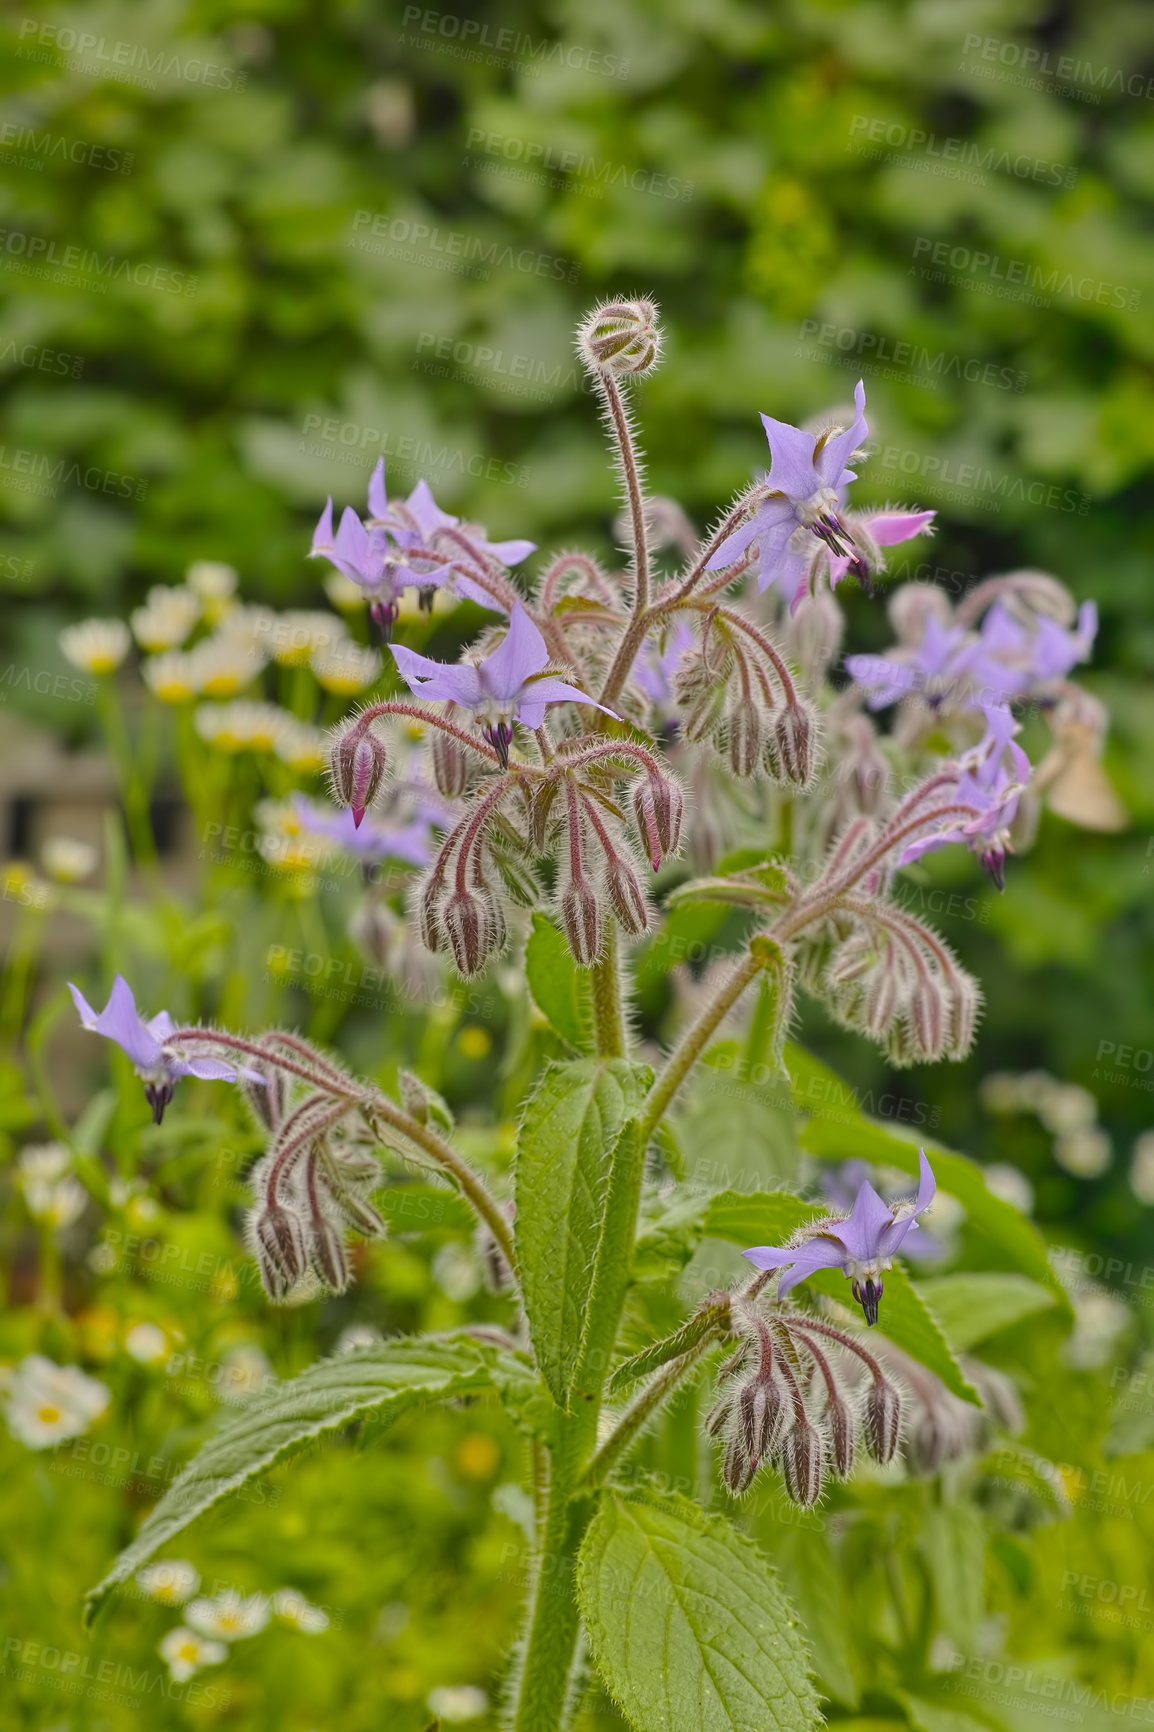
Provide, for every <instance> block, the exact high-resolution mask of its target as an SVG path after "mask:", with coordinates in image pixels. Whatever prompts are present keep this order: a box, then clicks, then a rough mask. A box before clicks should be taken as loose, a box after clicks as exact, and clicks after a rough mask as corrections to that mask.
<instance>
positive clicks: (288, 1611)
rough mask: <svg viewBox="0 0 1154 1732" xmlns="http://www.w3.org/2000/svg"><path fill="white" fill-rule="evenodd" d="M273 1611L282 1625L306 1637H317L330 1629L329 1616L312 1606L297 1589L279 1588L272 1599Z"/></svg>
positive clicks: (318, 1607)
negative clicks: (286, 1625)
mask: <svg viewBox="0 0 1154 1732" xmlns="http://www.w3.org/2000/svg"><path fill="white" fill-rule="evenodd" d="M272 1605H273V1611H274V1612H275V1613H276V1615H277V1617H278V1618H280V1620H281V1622H282V1623H285V1624H288V1625H289V1626H290V1628H292V1629H294V1630H299V1631H300V1632H301V1634H302V1635H305V1636H317V1635H319V1634H320V1632H321V1631H322V1630H327V1629H328V1627H329V1615H328V1613H327V1612H325V1611H322V1609H321V1607H320V1606H314V1605H310V1603H309V1601H308V1600H306V1599H305V1597H304V1595H303V1594H302V1593H299V1592H298V1590H297V1589H296V1588H279V1589H278V1590H277V1592H276V1593H275V1594H274V1595H273V1597H272Z"/></svg>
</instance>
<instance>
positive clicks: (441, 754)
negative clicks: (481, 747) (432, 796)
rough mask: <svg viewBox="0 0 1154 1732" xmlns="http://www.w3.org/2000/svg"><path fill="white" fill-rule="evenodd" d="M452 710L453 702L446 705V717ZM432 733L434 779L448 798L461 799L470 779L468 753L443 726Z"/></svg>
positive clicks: (439, 789)
mask: <svg viewBox="0 0 1154 1732" xmlns="http://www.w3.org/2000/svg"><path fill="white" fill-rule="evenodd" d="M452 710H453V705H452V704H448V705H446V707H445V715H446V717H448V716H449V715H451V713H452ZM432 733H433V741H432V745H433V780H434V781H435V782H436V784H437V789H438V791H439V792H440V793H442V794H443V795H444V796H445V798H446V800H459V799H460V797H461V795H462V794H463V793H464V792H465V789H466V787H467V786H468V781H469V757H468V753H467V752H466V751H465V748H464V746H463V745H462V744H461V742H460V740H455V739H454V738H453V736H452V734H446V733H445V732H444V731H443V730H442V729H441V728H434V729H433V730H432Z"/></svg>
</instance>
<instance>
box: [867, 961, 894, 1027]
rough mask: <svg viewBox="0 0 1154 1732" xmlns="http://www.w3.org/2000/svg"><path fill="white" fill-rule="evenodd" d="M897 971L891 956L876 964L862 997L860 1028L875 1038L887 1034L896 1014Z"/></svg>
mask: <svg viewBox="0 0 1154 1732" xmlns="http://www.w3.org/2000/svg"><path fill="white" fill-rule="evenodd" d="M898 1008H899V1003H898V971H897V965H896V963H895V962H894V959H893V957H892V955H891V956H889V957H887V958H886V959H885V960H883V961H881V962H879V963H878V965H877V967H876V968H874V970H873V972H872V973H871V975H870V977H869V980H868V982H867V983H866V987H865V991H864V993H863V995H862V1027H863V1028H864V1029H865V1031H866V1033H867V1034H872V1035H873V1036H874V1037H875V1038H877V1037H878V1036H880V1035H883V1034H885V1033H886V1032H887V1030H888V1029H889V1027H890V1024H891V1023H892V1022H893V1020H894V1017H895V1016H896V1015H897V1013H898Z"/></svg>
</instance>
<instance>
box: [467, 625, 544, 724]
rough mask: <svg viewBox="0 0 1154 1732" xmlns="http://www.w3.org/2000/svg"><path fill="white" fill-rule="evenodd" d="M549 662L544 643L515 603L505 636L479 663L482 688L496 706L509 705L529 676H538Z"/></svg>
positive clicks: (535, 628) (534, 627)
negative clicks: (495, 701) (494, 701)
mask: <svg viewBox="0 0 1154 1732" xmlns="http://www.w3.org/2000/svg"><path fill="white" fill-rule="evenodd" d="M548 662H549V651H548V648H547V647H546V644H545V639H544V638H543V637H542V636H541V633H540V632H539V631H538V630H537V627H536V626H535V625H534V624H533V621H532V620H531V619H530V618H529V615H528V614H527V613H526V612H525V609H524V608H523V607H522V606H521V604H520V602H518V603H517V605H516V606H515V607H514V609H513V611H512V613H511V614H510V616H509V629H508V631H507V632H506V633H505V636H504V637H503V638H502V640H501V642H500V643H499V644H498V645H497V648H496V649H495V650H494V651H493V653H492V655H491V656H489V657H488V658H487V659H486V660H485V661H483V662H482V663H481V685H482V687H483V688H484V691H485V693H486V694H487V695H488V696H489V697H491V698H495V699H496V700H497V702H498V703H501V704H509V703H512V702H514V700H515V699H516V697H517V695H518V693H519V692H520V690H521V687H522V686H523V685H524V684H525V681H526V680H527V679H528V678H529V676H530V674H536V673H540V671H541V669H542V668H543V667H546V666H548Z"/></svg>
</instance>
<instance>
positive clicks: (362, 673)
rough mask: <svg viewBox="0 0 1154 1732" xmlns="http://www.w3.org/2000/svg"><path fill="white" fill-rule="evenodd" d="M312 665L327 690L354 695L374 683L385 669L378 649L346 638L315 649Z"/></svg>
mask: <svg viewBox="0 0 1154 1732" xmlns="http://www.w3.org/2000/svg"><path fill="white" fill-rule="evenodd" d="M312 669H313V673H314V674H315V675H316V677H317V682H318V684H319V685H321V686H323V687H324V689H325V691H326V692H332V693H333V694H334V695H335V696H337V697H342V698H352V697H355V696H356V695H357V693H358V692H363V691H364V689H365V687H366V686H371V685H372V683H373V681H374V680H375V679H376V677H377V675H378V674H379V673H380V671H381V658H380V656H379V655H378V654H377V652H376V650H375V649H366V648H365V647H364V645H363V644H359V643H354V642H353V641H352V639H351V638H342V639H340V640H339V641H338V642H336V643H332V644H329V645H327V646H326V647H325V648H324V649H321V650H318V651H316V652H315V653H314V655H313V658H312Z"/></svg>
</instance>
